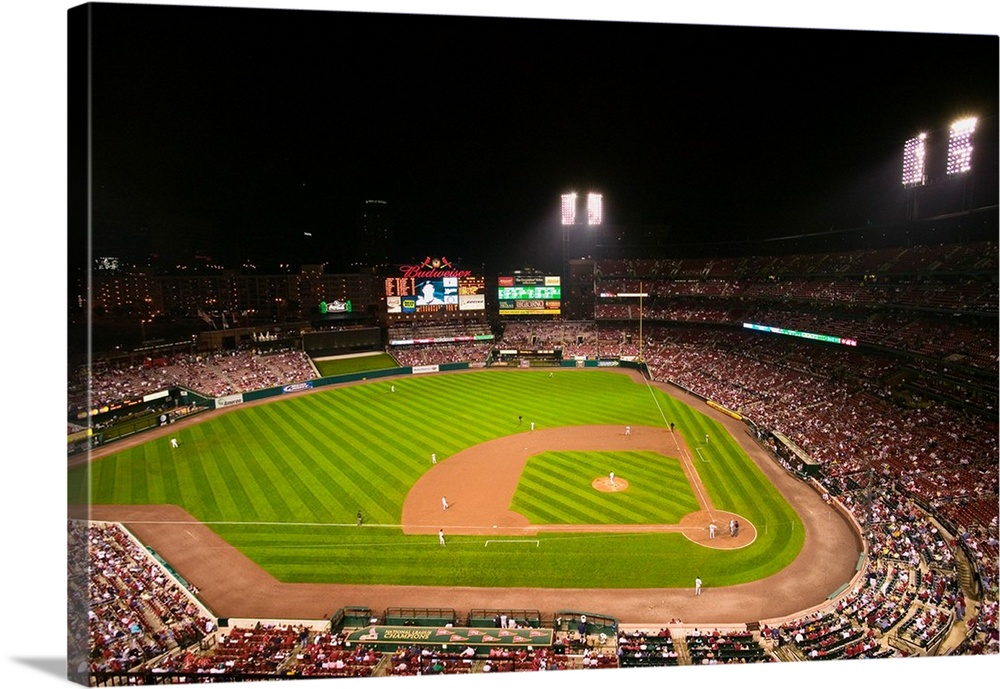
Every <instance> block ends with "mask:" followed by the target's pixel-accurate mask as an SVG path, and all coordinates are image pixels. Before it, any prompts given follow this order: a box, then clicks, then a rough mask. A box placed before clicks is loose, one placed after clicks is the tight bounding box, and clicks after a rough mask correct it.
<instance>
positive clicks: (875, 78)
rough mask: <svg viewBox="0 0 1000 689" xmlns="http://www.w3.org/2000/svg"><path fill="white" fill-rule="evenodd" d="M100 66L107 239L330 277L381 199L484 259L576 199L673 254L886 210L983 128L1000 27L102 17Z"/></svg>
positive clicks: (182, 13)
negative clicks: (919, 169)
mask: <svg viewBox="0 0 1000 689" xmlns="http://www.w3.org/2000/svg"><path fill="white" fill-rule="evenodd" d="M93 56H94V61H93V91H92V94H93V108H94V121H93V122H94V124H93V183H94V194H93V200H94V242H95V250H96V251H97V253H115V252H119V253H126V252H132V251H134V252H147V251H160V252H168V253H169V252H171V251H177V252H183V251H194V252H200V253H203V254H207V255H211V256H213V258H217V260H218V261H220V262H225V263H227V264H231V263H233V262H234V261H237V260H239V259H240V258H243V257H249V258H251V259H255V260H264V259H265V258H266V259H269V260H285V257H287V260H291V261H298V260H310V261H312V260H315V262H322V261H330V262H331V264H332V265H333V266H334V267H337V266H338V264H341V263H343V261H344V259H345V257H349V256H351V255H352V253H354V252H356V248H355V239H354V237H355V226H356V217H357V212H358V208H359V206H360V203H361V201H362V200H364V199H369V198H378V199H383V200H385V201H387V202H388V204H389V208H390V217H391V218H392V228H393V231H394V233H395V238H396V245H397V247H398V250H397V252H396V256H397V258H399V259H400V260H404V259H406V258H409V257H410V256H419V257H423V256H425V255H430V256H442V255H444V256H447V257H448V258H450V259H452V260H453V261H456V260H459V259H462V260H464V261H468V262H487V263H488V264H490V265H491V266H494V267H496V268H500V267H502V266H503V265H507V264H511V263H514V262H531V263H545V262H546V261H547V260H549V259H551V258H552V256H554V255H555V253H558V249H559V246H560V245H559V238H560V235H559V232H560V230H559V225H558V217H559V216H558V214H559V197H560V194H562V193H563V192H564V191H570V190H575V191H577V192H580V193H585V192H586V191H588V190H592V189H593V190H598V191H601V192H603V194H604V199H605V214H606V221H607V222H609V223H612V224H616V225H625V226H629V227H638V226H643V225H651V226H659V227H661V228H664V229H663V230H660V231H662V232H664V233H666V234H665V236H668V237H669V240H670V241H671V242H684V241H689V242H690V241H705V240H706V239H707V238H712V239H719V240H725V239H749V238H760V237H773V236H784V235H788V234H798V233H802V232H816V231H823V230H827V229H829V228H837V229H843V228H846V227H856V226H859V225H863V224H865V223H866V222H875V223H882V222H892V221H896V220H899V219H900V217H901V216H902V214H903V212H904V206H903V202H902V200H901V199H902V194H901V187H900V182H899V180H900V172H901V154H902V145H903V142H904V140H905V139H907V138H909V137H910V136H913V135H914V134H916V133H917V132H919V131H922V130H927V131H933V132H935V133H936V134H937V135H938V136H941V137H944V136H945V135H946V129H947V127H948V126H949V124H950V122H951V121H952V120H953V119H955V118H956V117H958V116H961V115H964V114H976V115H978V116H979V117H980V119H981V121H983V122H984V123H986V125H985V126H986V128H987V129H991V130H992V131H993V132H994V134H993V137H994V141H995V131H996V119H997V98H998V95H997V93H998V91H997V86H998V42H997V37H996V36H995V35H994V36H985V37H983V36H972V35H948V34H937V35H935V34H919V33H906V32H875V31H865V30H846V31H834V30H826V29H785V28H754V27H740V28H731V27H724V26H696V25H674V24H664V23H642V22H627V21H610V22H598V21H584V20H569V19H560V20H546V19H511V18H499V17H459V16H444V15H440V16H421V15H414V14H410V15H406V14H387V13H373V14H366V13H355V12H345V11H325V12H324V11H316V10H309V11H302V10H267V9H234V8H224V9H213V8H207V7H176V6H174V7H157V6H149V5H136V6H129V5H100V4H98V5H94V6H93ZM995 158H996V155H995V145H994V151H993V161H992V165H993V169H994V170H995V168H996V160H995ZM995 197H996V195H995V190H994V192H993V198H994V202H995ZM306 232H309V233H311V235H312V237H311V238H307V237H306V236H305V234H304V233H306Z"/></svg>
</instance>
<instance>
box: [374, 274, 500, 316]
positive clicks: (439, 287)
mask: <svg viewBox="0 0 1000 689" xmlns="http://www.w3.org/2000/svg"><path fill="white" fill-rule="evenodd" d="M385 303H386V309H387V311H388V312H389V313H443V312H449V311H485V310H486V282H485V280H484V279H483V278H482V277H481V276H479V277H477V276H473V275H470V276H465V277H436V278H414V277H389V278H386V279H385Z"/></svg>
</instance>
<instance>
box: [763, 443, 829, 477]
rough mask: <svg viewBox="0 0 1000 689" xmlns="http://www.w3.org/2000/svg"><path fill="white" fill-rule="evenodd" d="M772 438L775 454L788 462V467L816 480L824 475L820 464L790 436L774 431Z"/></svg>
mask: <svg viewBox="0 0 1000 689" xmlns="http://www.w3.org/2000/svg"><path fill="white" fill-rule="evenodd" d="M771 437H773V438H774V450H775V452H777V453H778V456H779V457H780V458H781V459H783V460H784V461H785V462H787V464H788V466H790V467H793V468H794V469H795V471H796V472H797V473H799V474H802V475H804V476H808V477H809V478H816V477H817V476H819V475H820V474H821V473H822V472H821V471H820V464H819V462H817V461H816V460H814V459H813V458H812V457H810V456H809V453H808V452H806V451H805V450H803V449H802V448H801V447H799V446H798V445H796V444H795V443H794V442H792V440H791V439H790V438H788V436H786V435H784V434H783V433H778V432H777V431H774V432H772V433H771Z"/></svg>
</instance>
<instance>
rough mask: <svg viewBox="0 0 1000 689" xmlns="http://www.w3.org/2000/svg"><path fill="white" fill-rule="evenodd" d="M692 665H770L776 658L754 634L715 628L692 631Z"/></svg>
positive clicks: (689, 639) (687, 640) (689, 645)
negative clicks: (704, 630)
mask: <svg viewBox="0 0 1000 689" xmlns="http://www.w3.org/2000/svg"><path fill="white" fill-rule="evenodd" d="M684 641H685V643H686V644H687V650H688V655H689V656H690V658H691V664H692V665H720V664H745V663H770V662H773V661H774V656H772V655H771V654H770V653H769V652H767V651H766V650H765V649H764V647H763V646H762V645H761V643H760V642H759V641H758V640H757V639H756V638H755V637H754V634H753V632H751V631H748V630H738V631H729V632H721V631H719V630H718V629H713V630H712V631H710V632H702V631H700V630H698V629H693V630H691V631H690V632H689V633H688V634H687V636H686V638H685V640H684Z"/></svg>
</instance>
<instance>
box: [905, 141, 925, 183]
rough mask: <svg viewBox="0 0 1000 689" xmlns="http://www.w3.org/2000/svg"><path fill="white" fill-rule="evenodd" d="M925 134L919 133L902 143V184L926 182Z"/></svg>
mask: <svg viewBox="0 0 1000 689" xmlns="http://www.w3.org/2000/svg"><path fill="white" fill-rule="evenodd" d="M926 158H927V134H923V133H921V134H920V135H918V136H915V137H913V138H912V139H907V141H906V143H905V144H903V186H904V187H917V186H923V185H924V184H926V183H927V170H926V167H925V161H926Z"/></svg>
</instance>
